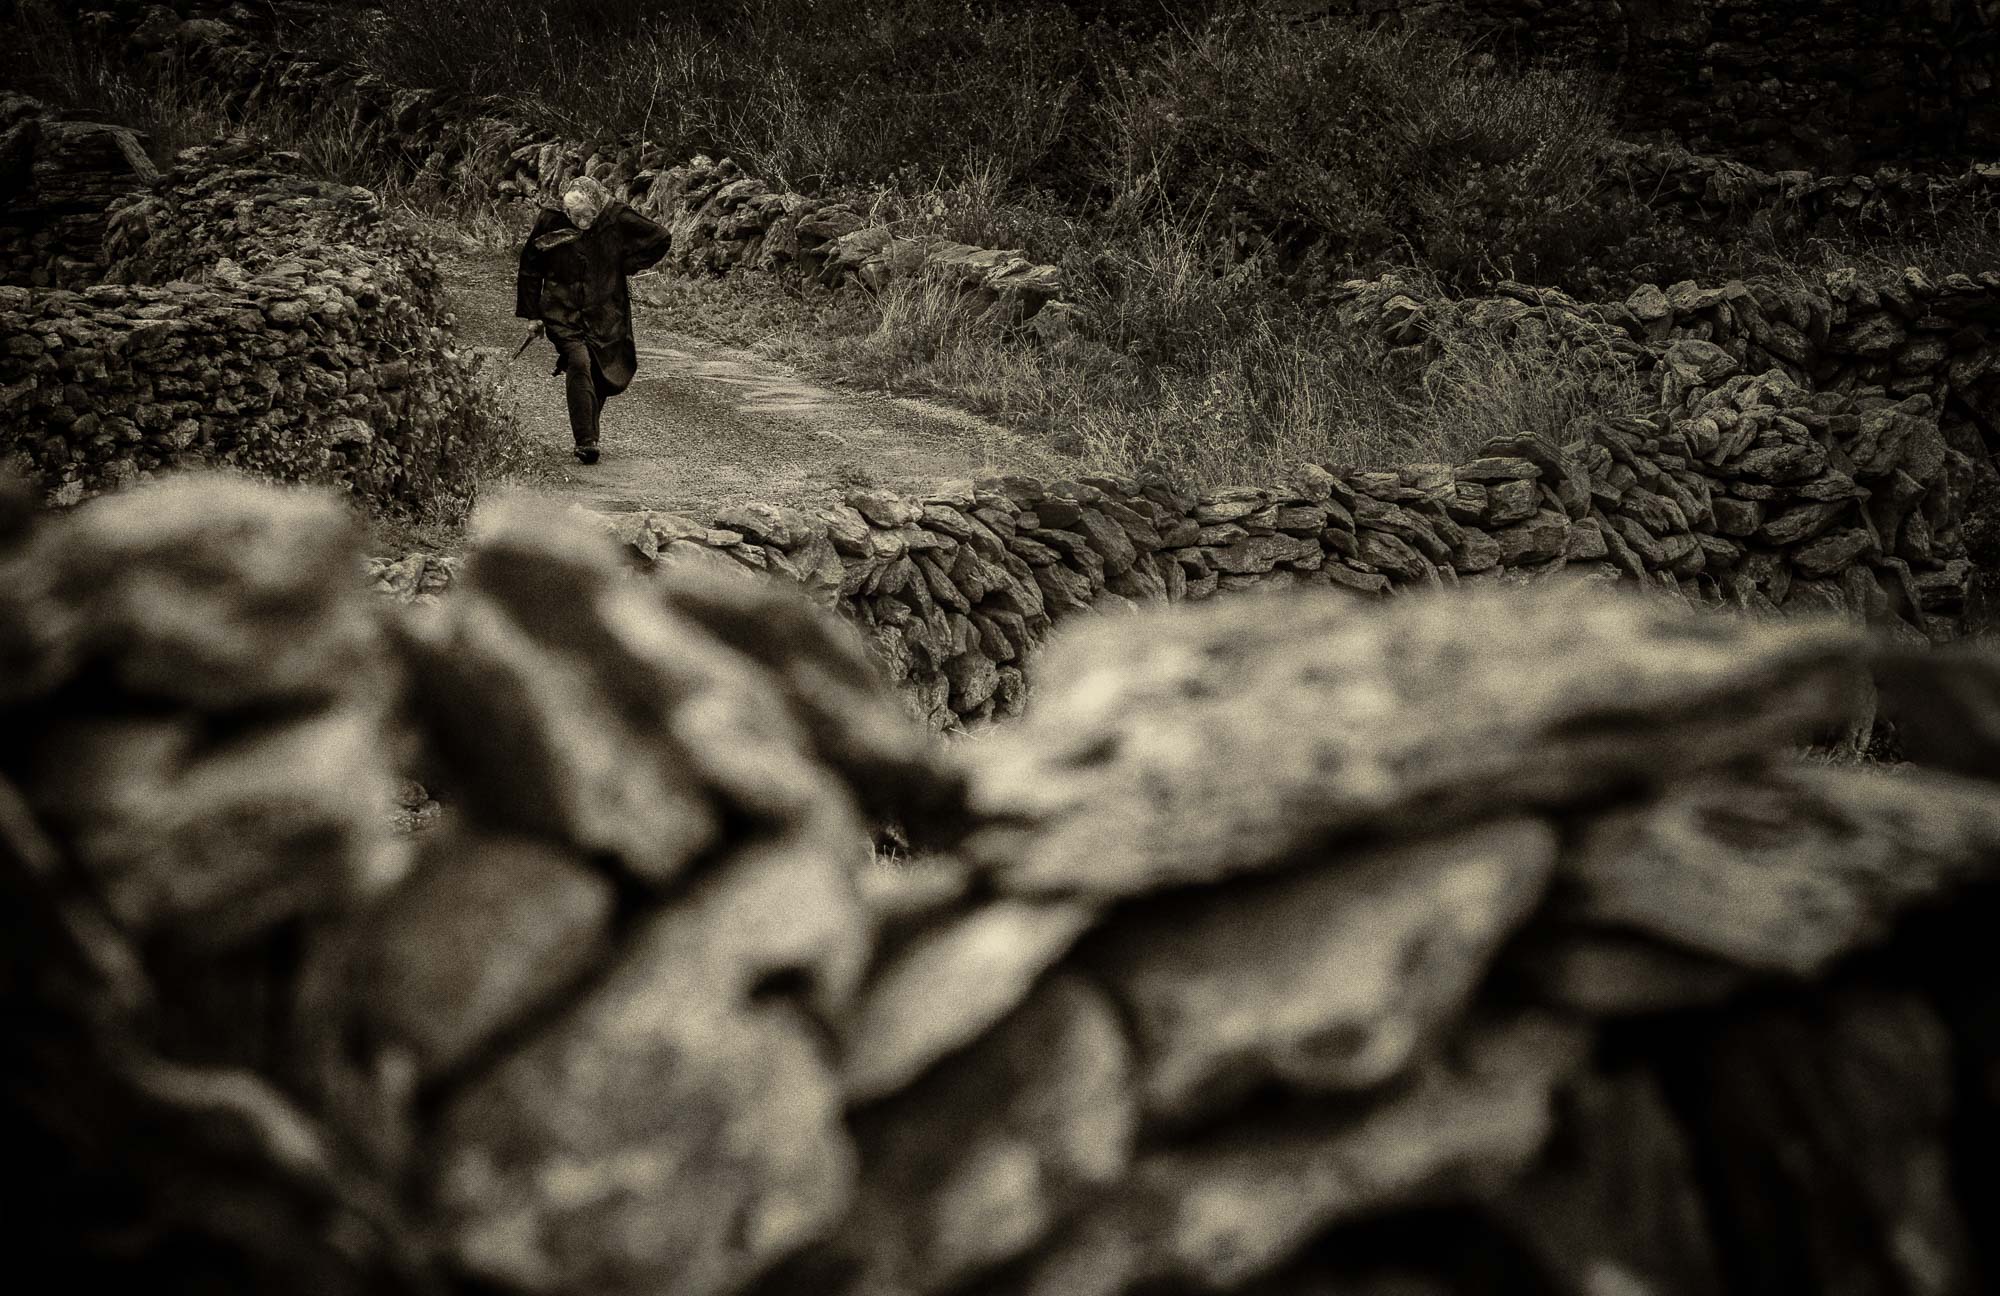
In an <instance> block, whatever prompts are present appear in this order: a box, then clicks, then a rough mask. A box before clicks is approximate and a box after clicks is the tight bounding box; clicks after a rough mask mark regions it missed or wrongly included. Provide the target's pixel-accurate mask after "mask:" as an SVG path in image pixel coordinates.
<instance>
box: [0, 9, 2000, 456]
mask: <svg viewBox="0 0 2000 1296" xmlns="http://www.w3.org/2000/svg"><path fill="white" fill-rule="evenodd" d="M37 10H41V11H45V13H49V14H52V13H53V7H52V6H51V5H50V3H49V0H27V3H26V5H25V6H24V12H25V13H30V14H32V13H33V12H35V11H37ZM47 21H55V18H53V17H49V18H47ZM281 34H282V36H283V37H284V39H285V40H286V41H287V42H288V43H290V44H294V45H298V46H301V47H304V48H311V49H315V50H320V51H324V52H327V53H329V54H337V55H340V56H342V57H346V58H350V59H353V60H355V61H358V62H360V63H362V64H364V65H366V66H368V67H370V68H371V69H372V70H374V71H376V72H378V73H379V74H380V75H382V76H383V77H384V78H385V79H386V80H388V81H389V82H391V83H393V84H400V85H435V86H439V87H442V88H446V89H452V90H460V91H465V92H468V93H476V94H495V95H501V96H503V97H505V98H506V99H507V100H508V102H509V103H511V104H512V105H513V106H514V109H515V111H517V112H518V113H520V114H521V115H523V116H525V117H527V118H529V119H531V120H534V121H537V122H539V123H542V124H545V125H547V126H549V127H551V128H553V129H555V130H557V131H559V132H561V133H562V134H563V135H564V136H565V137H569V138H576V139H609V138H614V137H634V136H636V137H643V138H649V139H652V140H655V141H658V142H660V143H662V144H665V145H667V146H668V148H669V150H670V151H671V152H687V153H693V152H697V151H702V152H708V153H710V154H714V155H728V156H732V157H734V158H736V159H737V160H738V161H739V162H741V163H742V164H743V165H744V166H745V167H746V168H748V169H749V170H751V171H752V172H753V173H755V174H758V175H761V176H763V177H764V178H766V179H767V180H770V181H772V182H773V183H775V184H781V185H784V186H787V187H792V188H797V189H800V190H802V191H805V192H838V193H841V194H843V195H848V196H854V197H858V198H859V199H860V200H861V201H862V203H863V205H864V207H865V209H867V210H869V211H870V212H871V213H872V215H873V216H874V217H876V218H877V219H880V220H886V221H888V222H890V223H891V224H892V225H893V226H894V227H895V228H896V229H897V230H898V231H899V232H901V233H906V234H916V235H926V234H929V235H937V236H941V237H948V238H952V239H956V240H961V241H964V242H969V243H977V244H982V245H987V246H1005V247H1015V248H1020V249H1022V250H1024V251H1026V252H1027V253H1028V254H1030V255H1031V256H1034V257H1036V258H1038V259H1041V260H1045V261H1050V262H1055V263H1057V264H1059V265H1061V266H1062V267H1063V270H1064V272H1065V277H1066V280H1067V282H1068V283H1069V284H1070V285H1071V286H1072V295H1073V297H1074V299H1075V300H1076V302H1077V304H1078V305H1080V306H1082V307H1083V308H1084V311H1083V313H1082V314H1081V315H1080V316H1078V317H1077V318H1078V320H1079V321H1080V322H1079V324H1078V325H1077V326H1076V327H1075V328H1072V329H1064V330H1055V329H1045V330H1044V335H1042V336H1037V337H1028V336H1024V335H1022V334H1020V333H1019V332H1017V331H1014V330H1010V329H1009V328H1008V327H1007V325H1006V324H1005V322H1004V321H1000V320H996V319H993V318H989V317H988V316H986V315H984V314H982V313H981V312H980V311H979V310H978V309H977V308H976V307H975V306H974V305H972V304H971V303H968V302H966V301H964V300H962V299H961V298H960V297H959V296H958V295H957V294H956V292H955V291H954V290H953V288H952V286H951V285H949V284H947V283H944V282H940V281H925V280H922V279H917V280H911V281H906V282H901V283H898V284H896V285H894V286H892V287H891V288H890V289H888V290H887V291H885V292H883V293H882V294H880V295H875V296H870V295H867V294H864V293H862V292H861V291H860V290H858V289H853V290H848V291H846V292H844V293H843V294H842V295H841V296H840V297H838V298H835V299H831V300H826V299H819V298H816V297H806V298H803V299H793V300H790V301H783V300H780V299H777V298H776V297H774V296H773V295H771V294H768V293H763V292H759V291H757V290H755V289H745V288H744V287H742V286H741V285H738V284H736V283H734V282H730V283H728V284H726V285H723V284H706V283H700V282H691V281H676V282H673V283H669V284H666V285H663V286H661V287H660V288H659V289H657V290H656V291H657V292H658V293H659V294H660V295H661V296H662V297H663V299H664V300H665V301H666V302H667V304H669V305H670V306H672V307H673V308H674V309H675V312H676V316H677V320H678V322H680V323H681V324H682V325H683V326H685V327H687V328H689V329H690V330H694V331H706V332H710V333H713V334H716V335H718V336H725V337H730V338H732V339H733V340H750V341H754V342H758V343H760V344H762V345H764V346H766V347H768V348H770V349H772V350H775V351H777V352H779V353H781V354H784V355H786V356H788V357H791V358H794V359H798V360H802V361H804V362H806V363H808V364H809V365H810V366H812V367H815V368H817V369H818V370H820V371H821V372H823V373H829V374H832V375H835V376H839V377H843V378H845V379H847V380H850V381H854V382H857V383H862V384H865V385H869V386H875V387H886V388H892V389H902V390H919V391H929V392H932V393H936V394H941V395H944V396H946V397H949V398H951V399H954V400H956V401H958V402H959V403H961V404H965V405H968V406H970V407H972V408H975V409H978V410H980V411H981V412H984V413H988V414H994V415H999V416H1003V417H1007V418H1010V419H1013V420H1016V421H1018V422H1020V423H1023V424H1025V425H1028V426H1031V427H1036V428H1040V429H1043V430H1045V431H1046V433H1047V434H1048V435H1049V436H1050V437H1051V439H1052V440H1054V441H1055V442H1056V444H1057V445H1058V446H1060V447H1061V448H1064V449H1067V450H1072V451H1075V452H1077V453H1079V454H1080V455H1081V456H1082V457H1084V458H1085V459H1088V460H1090V461H1092V462H1093V463H1098V464H1103V465H1106V466H1123V467H1132V466H1136V465H1138V464H1140V463H1145V462H1157V463H1160V464H1162V465H1163V466H1167V467H1170V468H1172V469H1174V470H1176V471H1178V472H1180V473H1182V474H1185V475H1187V476H1189V477H1190V478H1191V479H1192V480H1193V481H1194V482H1196V483H1197V484H1202V485H1214V484H1219V483H1223V482H1227V481H1232V480H1242V479H1247V478H1257V477H1261V476H1266V475H1268V474H1269V473H1270V472H1272V471H1273V470H1275V469H1277V468H1279V467H1281V466H1282V465H1284V464H1286V463H1289V462H1296V461H1298V460H1301V459H1310V460H1315V461H1321V462H1332V463H1336V464H1346V465H1377V464H1387V463H1394V462H1403V461H1408V460H1411V459H1440V458H1444V459H1448V458H1456V457H1462V456H1463V455H1464V454H1465V453H1467V452H1468V451H1469V450H1470V449H1471V448H1472V447H1474V446H1475V445H1477V444H1478V443H1479V442H1481V441H1483V440H1484V439H1485V438H1486V437H1487V436H1489V435H1492V434H1493V433H1495V432H1498V431H1539V432H1543V433H1547V434H1550V435H1556V436H1560V434H1561V432H1562V430H1563V428H1564V426H1565V425H1566V424H1567V423H1568V422H1569V421H1570V420H1571V419H1572V418H1574V417H1576V416H1577V415H1579V414H1583V413H1587V412H1588V413H1603V414H1616V413H1620V412H1623V411H1625V410H1628V409H1637V408H1643V407H1644V406H1645V404H1646V398H1645V396H1644V395H1643V394H1642V393H1641V392H1639V391H1638V390H1637V386H1636V384H1635V382H1634V381H1633V379H1632V377H1631V375H1630V373H1629V372H1628V371H1627V370H1626V368H1625V366H1624V364H1623V363H1622V361H1621V360H1620V359H1619V358H1618V357H1615V356H1608V355H1603V354H1599V353H1590V352H1582V351H1577V350H1575V349H1572V348H1570V347H1568V346H1566V345H1565V344H1563V343H1561V342H1559V341H1551V340H1516V341H1512V342H1508V343H1504V344H1503V343H1498V342H1495V341H1493V340H1492V339H1490V338H1488V337H1486V336H1484V335H1483V334H1468V335H1467V336H1464V337H1461V338H1446V339H1444V340H1443V345H1442V358H1440V359H1438V360H1436V361H1435V362H1433V363H1432V364H1431V365H1430V366H1429V367H1428V368H1426V369H1424V370H1423V371H1421V372H1418V373H1409V372H1404V371H1401V370H1393V371H1392V370H1391V369H1390V368H1389V367H1387V366H1385V365H1384V364H1383V363H1382V357H1381V355H1380V354H1379V352H1378V350H1377V344H1375V343H1373V342H1369V341H1364V340H1360V339H1356V338H1353V337H1351V336H1349V335H1348V334H1347V333H1346V332H1345V331H1343V330H1342V329H1341V328H1340V327H1339V326H1338V325H1337V324H1336V323H1335V322H1334V321H1333V320H1332V319H1331V318H1330V312H1328V311H1327V310H1326V309H1325V304H1326V301H1327V298H1328V295H1329V293H1330V291H1331V290H1332V289H1333V288H1334V287H1335V286H1336V285H1338V284H1340V283H1341V282H1343V281H1345V280H1348V279H1351V278H1354V277H1358V276H1366V275H1373V274H1376V273H1379V272H1381V271H1383V270H1385V269H1391V268H1393V269H1397V270H1399V271H1402V272H1404V273H1406V274H1407V275H1409V276H1410V277H1411V279H1412V281H1413V282H1415V283H1420V284H1424V285H1426V286H1428V287H1433V288H1436V289H1439V290H1443V291H1446V292H1452V293H1473V292H1476V291H1479V290H1480V289H1481V288H1483V287H1486V286H1489V285H1491V284H1492V283H1494V282H1497V281H1501V280H1507V279H1513V280H1518V281H1522V282H1527V283H1533V284H1538V285H1546V286H1554V287H1559V288H1562V289H1564V290H1566V291H1569V292H1572V293H1574V294H1576V295H1578V296H1580V297H1584V298H1607V297H1623V296H1624V295H1625V294H1626V293H1627V292H1628V291H1630V289H1631V288H1633V287H1634V286H1636V285H1638V284H1641V283H1647V282H1652V283H1660V284H1666V283H1672V282H1675V281H1678V280H1683V279H1700V280H1703V281H1709V282H1712V281H1716V280H1720V279H1724V278H1728V277H1731V276H1736V275H1743V274H1750V273H1778V274H1809V273H1813V272H1815V271H1818V270H1821V269H1824V268H1827V267H1830V266H1837V265H1851V264H1860V263H1888V264H1893V265H1897V266H1901V265H1903V264H1919V265H1924V266H1926V267H1927V268H1929V269H1931V270H1933V271H1940V270H1951V269H1958V268H1964V267H1968V266H1970V267H1982V266H1988V265H1991V264H1994V263H1995V262H1996V261H2000V213H1996V212H1994V211H1992V210H1990V209H1989V210H1980V211H1971V212H1967V211H1963V210H1961V211H1958V212H1955V213H1953V214H1952V215H1951V216H1949V217H1948V218H1939V219H1936V220H1931V221H1928V222H1922V223H1913V225H1912V227H1911V228H1907V229H1900V230H1894V231H1890V232H1889V233H1888V234H1887V235H1883V234H1880V233H1878V234H1875V235H1872V236H1871V237H1870V238H1869V239H1866V240H1864V239H1862V238H1860V237H1859V236H1856V237H1852V238H1843V239H1837V240H1831V241H1829V240H1827V239H1825V238H1824V237H1821V238H1817V239H1813V238H1807V237H1805V236H1804V235H1802V234H1799V233H1797V232H1788V231H1785V230H1782V229H1771V228H1762V229H1760V230H1758V231H1756V232H1755V233H1754V234H1752V235H1747V236H1745V237H1730V238H1728V239H1726V240H1719V239H1718V238H1717V237H1716V236H1715V235H1713V234H1712V233H1710V232H1708V231H1705V230H1701V229H1697V228H1691V227H1690V226H1688V225H1687V224H1686V223H1685V222H1683V221H1682V220H1681V219H1680V218H1679V217H1678V216H1677V215H1676V214H1675V213H1674V211H1673V210H1672V209H1671V208H1670V207H1669V206H1668V205H1667V204H1665V203H1663V202H1661V201H1658V200H1657V199H1656V198H1655V196H1654V195H1650V194H1647V193H1643V192H1635V191H1633V190H1632V189H1631V188H1630V187H1629V186H1628V185H1626V184H1624V183H1622V182H1617V181H1614V180H1611V179H1608V178H1607V173H1606V170H1605V168H1604V167H1603V166H1601V165H1600V159H1601V158H1602V157H1603V155H1604V154H1605V152H1606V150H1607V149H1608V148H1610V147H1611V146H1612V145H1613V144H1614V141H1615V140H1616V131H1615V128H1614V122H1613V119H1612V115H1611V113H1610V110H1609V105H1610V103H1611V102H1612V100H1613V98H1614V93H1613V90H1614V88H1613V87H1610V86H1608V85H1606V84H1605V83H1604V82H1603V81H1602V80H1601V79H1599V77H1598V76H1597V75H1596V74H1594V73H1587V72H1585V71H1581V70H1577V69H1572V68H1564V67H1559V66H1519V65H1517V64H1516V63H1514V62H1512V61H1503V60H1501V59H1498V58H1496V57H1494V55H1493V54H1492V53H1491V52H1489V51H1486V50H1482V49H1478V48H1474V47H1470V46H1468V45H1466V44H1463V43H1460V42H1456V41H1454V40H1451V39H1448V38H1446V37H1444V36H1441V35H1436V34H1429V33H1423V32H1409V31H1404V32H1369V31H1363V30H1360V29H1358V28H1356V27H1354V26H1352V25H1348V24H1338V23H1331V22H1301V21H1286V20H1283V19H1281V18H1278V17H1274V16H1273V15H1272V14H1271V13H1270V12H1269V11H1268V8H1267V7H1266V6H1260V5H1257V4H1255V3H1247V2H1246V0H1200V2H1196V3H1168V2H1166V0H1153V2H1152V3H1146V2H1144V0H1069V2H1067V3H1065V2H1063V0H990V2H989V3H972V2H971V0H957V2H956V3H932V2H930V0H728V2H725V3H713V4H703V5H684V4H677V3H667V2H665V0H576V2H575V3H571V4H567V5H563V6H552V5H546V4H541V3H529V2H528V0H481V2H480V3H477V4H475V3H472V2H471V0H381V2H380V3H379V4H377V5H375V6H372V7H366V8H358V9H347V8H343V9H338V10H333V11H322V12H319V13H318V14H317V15H316V16H314V17H311V18H300V17H296V16H294V17H291V18H289V19H288V20H287V25H286V27H285V28H284V30H283V31H282V33H281ZM29 46H30V48H34V47H35V43H34V42H30V43H29ZM70 75H71V76H72V78H73V79H81V80H86V81H87V80H89V78H88V77H79V76H78V73H77V72H76V71H75V70H73V69H72V70H70ZM89 90H90V92H91V93H94V94H95V95H96V97H97V98H99V99H104V98H113V99H122V100H123V101H124V102H123V106H124V109H125V111H126V113H127V115H128V116H132V117H137V118H141V119H149V120H150V121H152V122H153V123H154V124H155V128H156V130H158V131H159V132H160V133H161V134H162V135H163V136H165V137H168V138H176V139H178V138H183V137H199V136H201V135H202V134H203V133H205V132H206V131H207V130H210V129H212V128H214V127H216V126H219V125H222V124H224V123H222V122H221V121H220V120H219V119H217V118H216V116H215V114H214V113H213V112H212V111H211V110H208V109H206V108H205V106H204V104H203V102H202V96H201V93H200V89H199V87H173V86H145V87H139V86H134V85H132V84H130V83H123V84H118V83H117V77H116V76H115V75H110V74H107V75H106V76H104V77H102V78H99V83H98V84H96V85H94V86H92V87H89ZM257 125H258V127H259V128H260V129H263V130H266V131H268V132H271V133H276V134H279V135H281V136H286V137H288V138H289V139H290V141H291V142H292V143H293V145H294V146H295V147H299V148H300V149H301V150H302V151H304V152H306V153H307V155H308V156H309V157H311V158H314V159H315V160H316V161H317V162H318V163H319V164H320V165H321V166H322V167H323V168H324V169H325V170H327V171H328V172H330V173H333V174H335V175H337V176H338V178H341V179H346V180H350V181H353V182H358V183H366V184H370V185H373V186H376V187H378V188H381V189H383V190H384V191H385V193H387V194H389V195H390V196H391V197H392V198H400V199H401V201H403V202H404V203H405V204H406V205H408V206H410V207H411V208H412V209H413V211H414V212H416V213H417V214H420V215H423V216H425V217H428V218H430V219H432V220H435V221H438V222H440V226H441V228H440V231H439V232H441V233H443V232H447V231H449V232H455V233H458V234H466V233H470V234H472V235H473V236H474V237H475V238H476V239H478V240H479V241H482V242H484V243H485V244H487V245H489V246H490V247H493V248H494V249H496V250H497V249H498V248H501V247H503V246H505V245H507V244H509V243H511V241H512V240H513V239H515V238H517V237H518V236H519V232H520V228H519V227H521V226H523V224H524V218H523V217H522V215H521V214H520V213H519V212H518V211H516V210H513V209H509V208H501V207H496V206H495V205H494V204H493V203H491V201H490V200H488V199H486V198H484V197H482V196H479V195H463V194H459V195H454V194H440V193H437V192H435V191H433V190H423V189H421V188H417V187H413V186H411V185H410V184H409V177H407V176H400V175H396V174H391V173H389V172H387V171H386V170H385V167H387V166H388V165H391V164H390V163H389V161H388V160H387V159H381V158H377V157H372V156H369V155H368V154H367V153H365V152H362V151H359V150H357V149H355V148H353V147H350V146H347V144H346V142H345V141H344V140H343V139H342V137H341V134H340V127H339V126H338V125H337V124H330V123H325V122H317V121H314V122H287V121H267V122H262V123H257Z"/></svg>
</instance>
